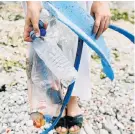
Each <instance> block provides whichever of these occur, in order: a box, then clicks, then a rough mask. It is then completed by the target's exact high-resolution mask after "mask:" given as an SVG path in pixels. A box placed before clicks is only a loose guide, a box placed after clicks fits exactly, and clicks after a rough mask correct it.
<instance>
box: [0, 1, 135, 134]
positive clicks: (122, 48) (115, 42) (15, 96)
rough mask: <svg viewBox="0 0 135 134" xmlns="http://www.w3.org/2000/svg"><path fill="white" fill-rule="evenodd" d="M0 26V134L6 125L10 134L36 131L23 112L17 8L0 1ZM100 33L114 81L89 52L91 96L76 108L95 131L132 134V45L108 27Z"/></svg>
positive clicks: (22, 57)
mask: <svg viewBox="0 0 135 134" xmlns="http://www.w3.org/2000/svg"><path fill="white" fill-rule="evenodd" d="M113 23H115V24H116V25H118V26H121V27H124V28H125V29H127V30H128V31H130V32H132V33H133V32H134V25H133V24H131V23H129V22H126V21H123V20H120V21H117V22H113ZM0 24H1V25H0V105H1V106H0V134H5V131H6V130H7V128H9V129H10V130H11V131H10V134H35V133H39V131H40V130H37V129H35V128H34V127H33V126H32V122H31V120H30V116H29V105H28V97H27V79H26V71H25V57H26V56H25V53H26V46H25V45H24V44H23V38H22V34H23V26H24V15H23V13H22V9H21V6H20V5H19V4H18V3H14V4H13V3H10V6H9V4H5V5H3V4H2V3H1V2H0ZM104 37H105V40H106V42H107V44H108V47H109V48H110V50H111V64H112V66H113V68H114V72H115V80H114V81H113V82H111V81H110V80H109V79H108V78H106V77H105V75H104V74H103V73H102V71H101V64H99V63H100V61H99V58H98V57H97V56H96V55H95V54H94V53H93V55H92V60H91V61H92V62H91V65H92V67H91V81H92V82H91V83H92V97H91V100H90V101H89V102H84V101H80V106H81V107H82V109H83V110H84V111H85V117H86V119H88V120H89V122H90V124H91V126H92V129H93V130H94V132H95V134H135V130H134V122H135V116H134V115H135V112H134V105H133V104H134V99H133V98H134V68H133V64H134V45H133V44H132V43H131V42H130V41H129V40H127V39H126V38H124V37H123V36H122V35H120V34H118V33H116V32H114V31H111V30H107V31H106V32H105V33H104ZM97 81H98V82H97Z"/></svg>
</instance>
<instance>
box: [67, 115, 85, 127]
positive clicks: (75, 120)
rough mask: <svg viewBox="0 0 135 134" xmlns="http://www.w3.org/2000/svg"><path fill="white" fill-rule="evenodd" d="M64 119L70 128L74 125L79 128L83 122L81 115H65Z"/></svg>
mask: <svg viewBox="0 0 135 134" xmlns="http://www.w3.org/2000/svg"><path fill="white" fill-rule="evenodd" d="M66 120H67V124H68V127H69V128H71V127H72V126H74V125H76V126H78V127H80V128H81V127H82V124H83V115H77V116H75V117H72V116H67V117H66Z"/></svg>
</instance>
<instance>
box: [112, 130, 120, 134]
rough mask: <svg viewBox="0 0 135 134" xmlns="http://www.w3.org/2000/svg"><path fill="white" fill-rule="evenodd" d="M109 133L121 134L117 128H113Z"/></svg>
mask: <svg viewBox="0 0 135 134" xmlns="http://www.w3.org/2000/svg"><path fill="white" fill-rule="evenodd" d="M111 134H121V132H120V131H119V130H113V131H112V132H111Z"/></svg>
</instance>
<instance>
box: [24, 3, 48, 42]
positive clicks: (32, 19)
mask: <svg viewBox="0 0 135 134" xmlns="http://www.w3.org/2000/svg"><path fill="white" fill-rule="evenodd" d="M41 10H42V6H41V2H40V1H28V2H27V14H26V19H25V26H24V41H27V42H31V41H32V39H31V38H30V32H31V31H32V30H34V33H35V35H36V36H37V37H39V36H40V30H39V24H38V23H39V17H40V12H41ZM44 27H45V29H46V25H44Z"/></svg>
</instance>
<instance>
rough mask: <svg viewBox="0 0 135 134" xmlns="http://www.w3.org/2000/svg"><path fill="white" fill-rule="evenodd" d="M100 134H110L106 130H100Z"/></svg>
mask: <svg viewBox="0 0 135 134" xmlns="http://www.w3.org/2000/svg"><path fill="white" fill-rule="evenodd" d="M99 133H100V134H109V133H108V131H107V130H105V129H100V132H99Z"/></svg>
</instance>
